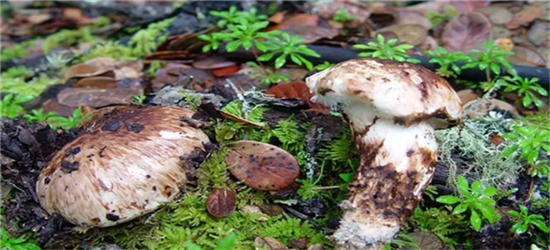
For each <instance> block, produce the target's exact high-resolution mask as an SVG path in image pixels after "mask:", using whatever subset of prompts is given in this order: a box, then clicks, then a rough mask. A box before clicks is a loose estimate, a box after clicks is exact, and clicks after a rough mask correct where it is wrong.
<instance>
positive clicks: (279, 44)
mask: <svg viewBox="0 0 550 250" xmlns="http://www.w3.org/2000/svg"><path fill="white" fill-rule="evenodd" d="M280 35H281V37H282V38H283V40H281V39H279V38H278V37H276V36H268V38H269V40H270V43H267V46H268V47H267V48H268V49H269V50H270V51H272V52H271V53H267V54H263V55H261V56H259V57H258V61H269V60H271V58H273V56H275V54H277V53H280V54H281V55H280V56H278V57H277V59H275V68H276V69H279V68H281V67H283V66H284V65H285V63H286V60H287V58H288V57H290V60H291V61H292V62H294V63H296V64H298V65H300V66H301V65H305V66H306V68H307V69H308V70H313V65H312V64H311V62H310V61H308V60H307V59H305V58H304V57H303V56H302V55H300V54H303V55H306V56H311V57H321V56H320V55H319V54H317V52H315V51H313V50H311V49H309V48H308V47H307V46H306V45H304V44H302V43H303V42H305V41H306V40H305V39H302V38H300V36H298V35H294V36H290V35H289V34H288V33H285V32H281V33H280Z"/></svg>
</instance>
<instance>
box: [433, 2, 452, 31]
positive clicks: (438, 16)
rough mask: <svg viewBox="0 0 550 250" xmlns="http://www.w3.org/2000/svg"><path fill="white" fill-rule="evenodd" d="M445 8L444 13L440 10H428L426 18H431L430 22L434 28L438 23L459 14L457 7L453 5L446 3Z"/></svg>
mask: <svg viewBox="0 0 550 250" xmlns="http://www.w3.org/2000/svg"><path fill="white" fill-rule="evenodd" d="M444 10H445V13H444V14H440V13H439V12H434V11H430V10H428V11H426V18H428V20H430V23H431V24H432V27H431V28H432V29H433V28H435V27H436V26H437V25H439V24H441V23H443V22H446V21H449V20H451V19H452V18H454V17H457V16H458V15H459V13H458V12H457V11H456V8H455V7H454V6H452V5H445V7H444Z"/></svg>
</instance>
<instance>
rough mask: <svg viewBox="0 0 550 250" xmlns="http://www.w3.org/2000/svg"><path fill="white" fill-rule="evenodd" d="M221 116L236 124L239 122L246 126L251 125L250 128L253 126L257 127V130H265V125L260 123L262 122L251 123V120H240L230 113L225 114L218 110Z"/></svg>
mask: <svg viewBox="0 0 550 250" xmlns="http://www.w3.org/2000/svg"><path fill="white" fill-rule="evenodd" d="M218 112H219V114H220V115H221V116H222V117H224V118H227V119H229V120H231V121H234V122H238V123H242V124H244V125H249V126H253V127H256V128H261V129H265V128H266V127H265V125H264V124H263V123H260V122H253V121H249V120H245V119H243V118H240V117H238V116H236V115H234V114H231V113H229V112H225V111H223V110H218Z"/></svg>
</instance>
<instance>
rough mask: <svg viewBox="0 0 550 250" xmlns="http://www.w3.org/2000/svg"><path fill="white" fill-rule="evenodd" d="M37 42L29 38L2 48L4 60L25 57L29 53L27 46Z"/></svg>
mask: <svg viewBox="0 0 550 250" xmlns="http://www.w3.org/2000/svg"><path fill="white" fill-rule="evenodd" d="M35 42H36V41H35V40H29V41H25V42H21V43H17V44H15V45H13V46H12V47H10V48H4V49H2V52H1V53H2V55H1V56H0V58H1V60H2V62H3V61H7V60H10V59H20V58H24V57H25V56H27V55H28V54H29V50H28V49H27V48H28V47H30V46H32V45H33V44H34V43H35Z"/></svg>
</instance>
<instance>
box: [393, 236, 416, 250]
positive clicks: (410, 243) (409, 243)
mask: <svg viewBox="0 0 550 250" xmlns="http://www.w3.org/2000/svg"><path fill="white" fill-rule="evenodd" d="M405 246H406V247H408V248H412V249H420V246H418V245H417V244H416V243H415V242H414V239H413V238H412V237H411V236H409V235H407V234H404V233H398V234H396V235H395V238H394V239H392V240H391V242H390V243H386V244H384V250H391V249H402V248H404V247H405Z"/></svg>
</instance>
